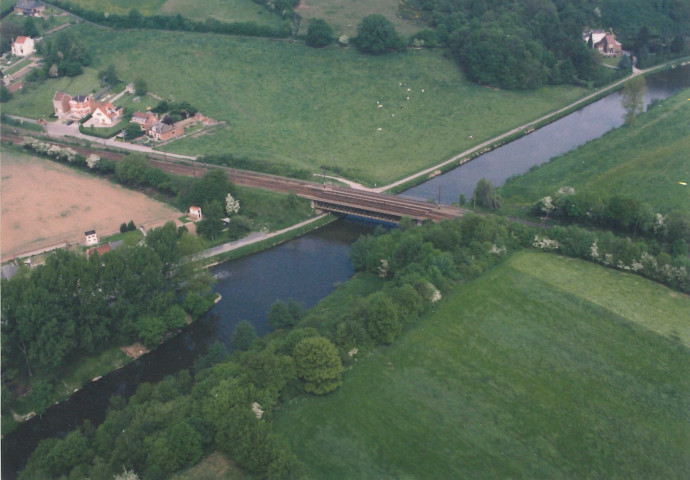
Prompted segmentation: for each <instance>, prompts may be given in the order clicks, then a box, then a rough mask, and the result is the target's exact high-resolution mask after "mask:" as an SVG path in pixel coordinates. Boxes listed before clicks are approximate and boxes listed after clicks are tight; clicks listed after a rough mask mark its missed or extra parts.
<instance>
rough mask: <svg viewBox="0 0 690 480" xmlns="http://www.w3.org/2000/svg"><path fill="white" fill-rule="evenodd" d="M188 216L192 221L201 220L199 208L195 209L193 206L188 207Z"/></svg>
mask: <svg viewBox="0 0 690 480" xmlns="http://www.w3.org/2000/svg"><path fill="white" fill-rule="evenodd" d="M189 216H190V218H192V219H194V220H201V219H202V215H201V207H195V206H191V207H189Z"/></svg>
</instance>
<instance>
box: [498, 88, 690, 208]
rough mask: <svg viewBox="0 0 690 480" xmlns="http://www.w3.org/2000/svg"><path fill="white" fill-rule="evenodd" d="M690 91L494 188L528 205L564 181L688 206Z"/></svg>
mask: <svg viewBox="0 0 690 480" xmlns="http://www.w3.org/2000/svg"><path fill="white" fill-rule="evenodd" d="M689 97H690V90H685V91H683V92H681V93H679V94H678V95H675V96H674V97H672V98H669V99H668V100H666V101H664V102H663V103H662V104H660V105H658V106H655V107H652V108H650V110H649V111H647V112H646V113H644V114H642V115H640V116H639V117H638V118H637V122H636V123H635V125H633V126H627V127H621V128H618V129H615V130H612V131H610V132H608V133H607V134H606V135H604V136H603V137H601V138H598V139H596V140H593V141H591V142H589V143H587V144H586V145H583V146H582V147H580V148H578V149H576V150H573V151H571V152H569V153H567V154H565V155H562V156H560V157H556V158H554V159H552V160H551V161H550V162H549V163H547V164H545V165H542V166H541V167H539V168H538V169H535V170H532V171H530V172H529V173H528V174H525V175H524V176H522V177H518V178H516V179H514V180H512V181H509V182H508V183H506V185H504V186H503V187H501V188H500V194H501V195H502V196H503V198H504V199H505V201H506V203H510V204H515V205H529V204H533V203H534V202H535V201H537V200H538V199H539V198H542V197H544V196H546V195H553V193H555V192H556V190H558V189H559V188H560V187H562V186H564V185H570V186H572V187H575V190H576V191H589V192H593V193H598V194H602V195H605V194H606V195H608V194H612V193H616V194H621V195H626V196H630V197H635V198H636V199H638V200H640V201H643V202H646V203H649V204H650V205H652V206H653V207H655V208H656V209H658V210H661V211H669V210H673V209H678V210H685V211H689V210H690V187H688V186H685V185H681V184H679V183H678V182H685V183H690V155H689V154H688V152H690V135H688V132H689V131H690V101H688V98H689Z"/></svg>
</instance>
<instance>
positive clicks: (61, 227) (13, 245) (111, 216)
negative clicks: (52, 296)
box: [1, 150, 180, 261]
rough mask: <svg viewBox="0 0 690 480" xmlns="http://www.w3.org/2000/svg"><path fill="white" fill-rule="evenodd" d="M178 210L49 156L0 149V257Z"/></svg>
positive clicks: (150, 222)
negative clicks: (0, 181)
mask: <svg viewBox="0 0 690 480" xmlns="http://www.w3.org/2000/svg"><path fill="white" fill-rule="evenodd" d="M179 216H180V212H179V211H177V210H175V209H174V208H172V207H170V206H168V205H165V204H164V203H161V202H157V201H155V200H152V199H151V198H150V197H147V196H146V195H143V194H141V193H137V192H134V191H131V190H127V189H126V188H123V187H120V186H118V185H115V184H112V183H110V182H107V181H105V180H102V179H98V178H94V177H92V176H90V175H88V174H86V173H82V172H78V171H75V170H72V169H70V168H68V167H66V166H64V165H60V164H57V163H55V162H52V161H50V160H44V159H41V158H37V157H33V156H30V155H25V154H22V153H16V152H12V151H7V150H4V151H3V152H2V239H1V242H2V259H3V261H5V260H7V259H9V258H12V257H13V256H16V255H18V254H22V253H27V252H30V251H34V250H38V249H41V248H46V247H51V246H53V245H57V244H59V243H62V242H70V243H76V242H81V243H83V242H84V232H85V231H87V230H96V232H97V233H98V234H99V236H101V237H103V236H104V235H107V234H113V233H117V232H119V231H120V224H122V222H129V221H130V220H133V221H134V223H135V224H136V225H137V226H141V225H143V226H146V227H147V228H150V227H152V226H159V225H162V224H163V223H164V222H166V221H169V220H173V221H174V220H175V219H176V218H177V217H179Z"/></svg>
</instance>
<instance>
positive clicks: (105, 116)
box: [53, 92, 124, 127]
mask: <svg viewBox="0 0 690 480" xmlns="http://www.w3.org/2000/svg"><path fill="white" fill-rule="evenodd" d="M53 108H54V109H55V116H56V117H58V118H60V119H70V120H80V119H82V118H84V117H87V116H89V115H91V117H92V118H93V125H94V126H97V127H111V126H113V125H115V124H116V123H117V122H119V121H120V120H121V119H122V116H123V114H124V110H123V108H122V107H116V106H114V105H113V104H112V103H110V102H100V103H99V102H96V101H95V100H94V99H93V96H92V95H76V96H74V97H72V96H70V95H68V94H66V93H64V92H55V95H54V96H53Z"/></svg>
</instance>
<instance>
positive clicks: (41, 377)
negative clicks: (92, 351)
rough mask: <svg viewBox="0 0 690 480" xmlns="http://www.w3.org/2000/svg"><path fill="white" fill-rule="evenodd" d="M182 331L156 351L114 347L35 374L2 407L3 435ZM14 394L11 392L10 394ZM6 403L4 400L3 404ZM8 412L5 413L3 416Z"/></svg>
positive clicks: (132, 346)
mask: <svg viewBox="0 0 690 480" xmlns="http://www.w3.org/2000/svg"><path fill="white" fill-rule="evenodd" d="M221 299H222V296H221V295H220V294H218V293H214V298H213V300H212V301H211V300H210V299H209V303H208V306H207V308H206V309H205V311H204V312H203V313H201V314H200V315H197V316H196V318H192V317H191V316H188V321H187V325H190V324H192V323H194V322H196V321H198V320H199V319H200V318H202V317H203V316H204V315H205V314H206V312H208V311H209V310H210V309H211V308H213V306H214V305H216V304H217V303H218V302H219V301H220V300H221ZM182 330H183V328H178V329H174V330H171V331H168V332H167V333H166V334H165V335H164V338H163V340H161V342H160V343H159V344H158V345H157V346H156V347H155V348H146V347H145V346H144V345H142V344H141V343H140V342H134V343H132V344H127V345H113V346H111V347H108V348H106V349H104V350H103V351H101V352H100V353H98V354H96V355H92V356H87V355H83V356H79V357H77V358H74V359H72V360H71V361H70V362H68V363H67V364H66V365H64V366H63V367H62V368H61V369H60V371H59V372H58V373H56V372H54V371H53V372H50V373H48V374H42V373H35V374H34V375H33V376H32V377H31V379H30V385H29V384H25V385H24V386H21V385H20V386H19V387H18V388H17V389H18V390H19V392H21V393H22V395H21V396H18V397H17V398H16V399H15V401H14V402H8V404H7V405H3V414H2V435H3V436H4V435H7V434H9V433H11V432H12V431H14V430H15V429H16V428H17V427H18V426H19V424H20V423H22V422H25V421H27V420H30V419H31V418H33V417H34V416H36V415H39V414H41V413H43V411H45V409H47V408H48V407H50V406H51V405H57V404H59V403H62V402H64V401H66V400H68V399H69V398H70V397H71V396H72V395H74V394H75V393H77V392H78V391H80V390H81V389H82V388H84V387H85V386H87V385H88V384H90V383H93V382H98V381H99V380H101V379H102V378H103V377H104V376H106V375H108V374H110V373H113V372H115V371H117V370H120V369H121V368H123V367H125V366H127V365H128V364H130V363H132V362H133V361H135V360H137V359H138V358H139V357H141V356H142V355H146V354H148V353H151V352H153V351H155V350H156V349H158V348H159V347H160V346H161V345H163V344H164V343H165V342H167V341H169V340H170V339H172V338H174V337H176V336H177V335H179V334H180V333H181V332H182ZM13 393H14V392H13ZM6 401H7V400H5V399H3V403H5V402H6ZM5 410H7V413H6V412H5Z"/></svg>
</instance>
